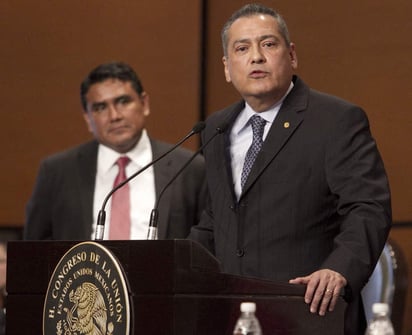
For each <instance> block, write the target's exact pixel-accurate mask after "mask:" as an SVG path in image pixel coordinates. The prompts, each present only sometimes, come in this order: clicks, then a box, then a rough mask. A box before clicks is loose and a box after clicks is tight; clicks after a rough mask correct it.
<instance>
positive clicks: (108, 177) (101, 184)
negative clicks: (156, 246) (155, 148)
mask: <svg viewBox="0 0 412 335" xmlns="http://www.w3.org/2000/svg"><path fill="white" fill-rule="evenodd" d="M120 156H128V157H129V158H130V162H129V164H128V165H127V166H126V176H127V177H129V176H131V175H132V174H134V173H135V172H137V171H138V170H140V169H141V168H142V167H144V166H145V165H147V164H148V163H150V162H151V161H152V159H153V153H152V147H151V145H150V140H149V137H148V135H147V132H146V130H143V132H142V136H141V138H140V140H139V142H138V143H137V145H136V146H135V147H134V148H133V149H132V150H130V151H129V152H127V153H125V154H119V153H118V152H116V151H114V150H112V149H110V148H108V147H106V146H104V145H102V144H100V145H99V148H98V154H97V173H96V184H95V189H94V200H93V208H94V209H93V213H94V215H93V222H94V224H93V231H92V239H94V236H95V229H96V224H97V215H98V213H99V211H100V209H101V207H102V204H103V201H104V199H105V197H106V196H107V194H108V193H109V192H110V191H111V190H112V188H113V184H114V180H115V179H116V176H117V173H118V171H119V168H118V166H117V164H116V161H117V159H118V158H119V157H120ZM129 187H130V217H131V222H132V227H131V231H130V235H131V236H130V239H133V240H139V239H146V238H147V230H148V227H149V221H150V213H151V211H152V209H153V207H154V204H155V200H156V190H155V182H154V171H153V167H152V166H151V167H150V168H148V169H146V170H145V171H144V172H142V173H141V174H139V175H138V176H136V177H135V178H134V179H132V180H131V181H130V182H129ZM110 207H111V199H109V201H108V202H107V204H106V207H105V212H106V221H105V231H104V239H105V240H106V239H108V238H109V230H110Z"/></svg>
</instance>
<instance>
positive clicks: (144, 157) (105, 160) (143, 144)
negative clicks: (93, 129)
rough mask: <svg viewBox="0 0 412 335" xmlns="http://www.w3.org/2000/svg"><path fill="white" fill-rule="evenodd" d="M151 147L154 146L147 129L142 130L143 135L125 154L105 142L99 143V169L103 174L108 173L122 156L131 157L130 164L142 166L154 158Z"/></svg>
mask: <svg viewBox="0 0 412 335" xmlns="http://www.w3.org/2000/svg"><path fill="white" fill-rule="evenodd" d="M151 149H152V147H151V145H150V139H149V136H148V135H147V131H146V129H143V130H142V135H141V136H140V139H139V141H138V142H137V144H136V145H135V146H134V148H133V149H131V150H130V151H128V152H126V153H124V154H120V153H118V152H117V151H115V150H113V149H111V148H109V147H107V146H105V145H103V144H99V149H98V150H99V152H98V160H97V170H98V171H100V172H101V173H102V174H106V173H107V172H108V171H109V170H110V169H111V168H112V167H113V166H114V165H115V164H116V161H117V159H118V158H119V157H120V156H128V157H129V158H130V164H133V165H135V167H137V168H142V167H143V166H145V165H147V164H148V163H150V162H151V161H152V159H153V158H152V156H153V153H152V150H151Z"/></svg>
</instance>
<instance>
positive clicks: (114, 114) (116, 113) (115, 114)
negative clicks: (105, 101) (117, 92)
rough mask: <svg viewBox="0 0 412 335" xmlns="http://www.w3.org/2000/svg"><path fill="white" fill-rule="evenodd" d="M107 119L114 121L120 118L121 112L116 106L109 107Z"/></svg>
mask: <svg viewBox="0 0 412 335" xmlns="http://www.w3.org/2000/svg"><path fill="white" fill-rule="evenodd" d="M109 117H110V119H111V120H116V119H118V118H120V117H121V112H120V110H119V108H117V106H116V105H109Z"/></svg>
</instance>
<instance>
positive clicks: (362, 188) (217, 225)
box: [190, 5, 391, 334]
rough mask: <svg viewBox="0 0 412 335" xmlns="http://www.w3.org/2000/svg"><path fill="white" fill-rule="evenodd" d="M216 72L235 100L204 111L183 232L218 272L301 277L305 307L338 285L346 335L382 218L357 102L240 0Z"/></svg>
mask: <svg viewBox="0 0 412 335" xmlns="http://www.w3.org/2000/svg"><path fill="white" fill-rule="evenodd" d="M222 42H223V49H224V56H223V63H224V72H225V76H226V80H227V81H228V82H231V83H232V84H233V85H234V87H235V88H236V90H237V91H239V93H240V95H241V96H242V98H243V100H242V101H240V102H238V103H236V104H234V105H232V106H230V107H228V108H226V109H224V110H222V111H219V112H216V113H214V114H212V115H211V116H210V117H209V118H208V120H207V125H206V129H205V131H204V133H203V135H202V140H203V141H207V140H208V138H210V137H211V136H213V134H214V133H215V132H216V128H217V127H221V126H222V124H226V123H228V124H229V127H228V130H227V131H226V133H225V135H224V136H222V137H218V138H216V140H215V143H214V145H211V146H208V147H207V148H206V150H205V152H204V156H205V160H206V171H207V172H206V173H207V181H208V187H209V192H210V197H211V201H210V205H209V206H208V208H207V210H206V211H205V213H204V215H203V217H202V220H201V222H200V224H199V225H198V226H196V227H194V228H192V232H191V235H190V238H191V239H194V240H197V241H199V242H201V243H202V244H203V245H205V246H206V247H207V248H208V249H209V250H211V251H212V252H213V253H214V254H215V255H216V257H217V258H218V259H219V260H220V261H221V264H222V268H223V271H225V272H228V273H232V274H237V275H242V276H252V277H259V278H265V279H270V280H276V281H285V282H290V283H294V284H305V285H307V288H306V294H305V302H306V303H307V304H308V305H309V309H310V311H311V312H312V313H318V314H320V315H325V313H327V312H328V311H332V310H333V309H334V306H335V304H336V302H337V299H338V296H339V294H340V292H341V291H342V289H343V288H344V289H345V293H346V298H347V301H348V302H349V305H348V309H347V311H346V316H345V334H363V332H364V330H365V325H366V323H365V317H364V313H363V307H362V303H361V298H360V291H361V289H362V287H363V286H364V285H365V283H366V282H367V280H368V277H369V276H370V274H371V273H372V271H373V269H374V267H375V264H376V262H377V260H378V258H379V255H380V253H381V251H382V248H383V246H384V243H385V241H386V238H387V235H388V232H389V229H390V224H391V205H390V192H389V186H388V180H387V176H386V173H385V169H384V165H383V162H382V160H381V157H380V154H379V152H378V149H377V146H376V143H375V141H374V139H373V138H372V135H371V133H370V129H369V123H368V119H367V117H366V115H365V113H364V112H363V110H362V109H361V108H359V107H357V106H355V105H353V104H351V103H349V102H347V101H344V100H342V99H339V98H337V97H333V96H330V95H327V94H324V93H320V92H317V91H315V90H312V89H310V88H309V87H308V86H307V85H306V84H305V83H304V82H303V81H302V79H300V78H299V77H298V76H296V74H295V71H296V69H297V56H296V50H295V46H294V44H293V43H291V42H290V40H289V34H288V30H287V27H286V23H285V22H284V20H283V19H282V17H281V16H279V15H278V13H276V12H275V11H274V10H272V9H270V8H267V7H264V6H260V5H246V6H245V7H243V8H241V9H240V10H239V11H237V12H235V13H234V14H233V15H232V17H231V18H230V19H229V21H228V22H227V23H226V24H225V26H224V27H223V30H222Z"/></svg>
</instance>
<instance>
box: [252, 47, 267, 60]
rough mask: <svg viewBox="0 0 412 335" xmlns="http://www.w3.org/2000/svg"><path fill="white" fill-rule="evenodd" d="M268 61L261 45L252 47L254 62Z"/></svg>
mask: <svg viewBox="0 0 412 335" xmlns="http://www.w3.org/2000/svg"><path fill="white" fill-rule="evenodd" d="M265 61H266V58H265V55H264V54H263V51H262V48H261V47H260V46H255V47H253V48H252V62H253V63H257V64H260V63H264V62H265Z"/></svg>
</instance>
